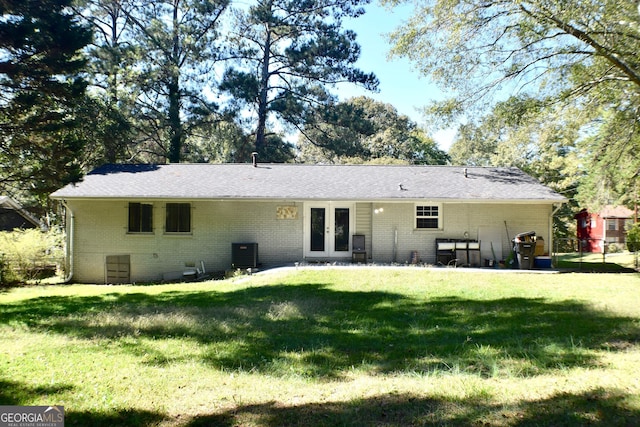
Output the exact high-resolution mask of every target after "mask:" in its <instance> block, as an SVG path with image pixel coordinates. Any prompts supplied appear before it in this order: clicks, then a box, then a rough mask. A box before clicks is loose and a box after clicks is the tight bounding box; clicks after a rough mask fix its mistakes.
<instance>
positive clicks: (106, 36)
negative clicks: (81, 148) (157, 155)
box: [76, 0, 140, 166]
mask: <svg viewBox="0 0 640 427" xmlns="http://www.w3.org/2000/svg"><path fill="white" fill-rule="evenodd" d="M77 4H78V5H77V10H76V13H77V14H78V16H81V17H82V18H83V19H85V20H86V22H87V25H89V26H90V27H91V28H92V30H93V33H94V40H93V42H92V44H91V45H90V46H89V48H88V49H87V56H88V59H89V63H88V75H89V88H90V93H91V96H92V99H91V100H90V101H89V103H88V104H89V105H87V109H91V110H93V112H94V114H93V115H92V116H91V118H90V120H88V126H87V131H88V132H89V133H90V138H89V141H91V142H92V144H91V145H92V147H91V148H92V149H91V150H90V153H91V156H90V157H89V158H88V159H86V163H87V164H88V165H92V166H93V165H100V164H103V163H105V162H106V163H117V162H120V161H126V160H128V159H131V158H134V157H135V152H136V145H137V139H136V135H135V132H134V129H135V128H134V124H135V119H134V117H133V109H134V106H135V102H136V99H137V96H138V88H137V87H136V82H137V81H138V78H139V67H136V63H137V61H138V58H139V53H140V52H139V49H138V46H137V44H136V43H135V42H134V41H133V40H131V37H130V32H131V21H130V20H129V18H128V17H127V16H128V14H129V13H131V12H132V10H133V8H134V4H133V3H132V2H127V1H121V0H79V1H77Z"/></svg>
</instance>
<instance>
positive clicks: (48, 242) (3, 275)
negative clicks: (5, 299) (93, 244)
mask: <svg viewBox="0 0 640 427" xmlns="http://www.w3.org/2000/svg"><path fill="white" fill-rule="evenodd" d="M63 242H64V235H63V234H62V233H61V232H60V231H47V232H43V231H41V230H38V229H29V230H14V231H8V232H7V231H5V232H0V248H2V256H1V258H2V259H1V260H0V281H1V282H0V283H13V282H26V281H28V280H34V279H40V278H42V277H43V274H44V275H46V273H47V272H49V275H51V274H50V272H51V271H52V270H53V272H54V273H55V266H56V264H57V263H58V262H59V261H61V260H62V258H63Z"/></svg>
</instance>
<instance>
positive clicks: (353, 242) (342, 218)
mask: <svg viewBox="0 0 640 427" xmlns="http://www.w3.org/2000/svg"><path fill="white" fill-rule="evenodd" d="M51 197H52V198H54V199H57V200H60V201H62V202H63V204H64V205H65V206H66V227H67V238H68V239H69V240H68V245H67V248H68V254H67V258H68V263H69V265H68V266H67V268H68V271H69V273H70V274H71V275H72V276H73V280H76V281H81V282H93V283H98V282H102V283H104V282H107V283H112V282H137V281H157V280H162V279H163V278H164V279H167V278H176V277H180V275H181V274H185V275H189V276H191V275H193V274H197V271H198V270H201V271H202V270H205V271H207V272H210V271H213V270H226V269H230V268H232V267H242V268H245V267H249V268H251V267H268V266H276V265H282V264H290V263H291V264H292V263H295V262H356V261H357V262H375V263H394V262H395V263H403V264H404V263H425V264H433V265H438V253H437V252H438V249H437V244H436V243H437V241H438V242H442V241H443V239H444V240H447V241H450V242H452V243H454V247H455V248H456V250H457V249H458V242H462V245H463V246H464V250H461V251H460V252H461V253H462V252H464V255H467V256H466V258H465V259H466V265H473V266H481V265H483V264H484V261H485V260H488V259H491V260H500V259H504V258H506V257H507V256H508V255H509V254H510V251H511V250H512V247H513V243H512V239H513V236H515V235H516V234H517V233H518V232H523V231H529V230H535V231H536V233H537V235H538V236H541V237H543V238H544V242H546V244H547V245H548V246H547V248H546V252H548V251H549V248H551V247H553V246H552V245H553V241H552V221H553V214H554V212H555V211H556V209H557V208H558V207H559V206H560V204H562V203H563V202H565V201H566V199H565V198H564V197H562V196H561V195H559V194H557V193H555V192H554V191H552V190H551V189H549V188H548V187H546V186H544V185H542V184H541V183H540V182H538V181H537V180H536V179H534V178H532V177H531V176H529V175H527V174H525V173H523V172H522V171H521V170H519V169H516V168H492V167H486V168H485V167H453V166H396V165H394V166H382V165H304V164H259V163H254V164H167V165H148V164H145V165H140V164H138V165H106V166H103V167H100V168H98V169H96V170H94V171H93V172H91V173H89V174H88V175H87V176H86V177H85V178H84V180H83V181H82V182H80V183H77V184H70V185H67V186H66V187H64V188H62V189H60V190H58V191H56V192H55V193H53V194H52V196H51ZM541 240H542V239H541Z"/></svg>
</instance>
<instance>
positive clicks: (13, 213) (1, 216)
mask: <svg viewBox="0 0 640 427" xmlns="http://www.w3.org/2000/svg"><path fill="white" fill-rule="evenodd" d="M39 227H40V223H39V222H38V220H37V219H36V218H34V217H33V216H32V215H31V214H30V213H29V212H27V211H26V210H24V209H23V208H22V206H20V204H19V203H18V202H16V201H15V200H13V199H12V198H11V197H9V196H0V231H12V230H15V229H27V228H39Z"/></svg>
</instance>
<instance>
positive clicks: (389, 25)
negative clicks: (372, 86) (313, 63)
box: [339, 0, 455, 150]
mask: <svg viewBox="0 0 640 427" xmlns="http://www.w3.org/2000/svg"><path fill="white" fill-rule="evenodd" d="M365 8H366V11H367V12H366V13H365V14H364V15H362V16H360V17H359V18H357V19H353V20H348V21H344V27H345V28H349V29H351V30H353V31H355V32H356V34H357V35H358V37H357V41H358V43H359V44H360V47H361V49H362V52H361V56H360V60H359V61H358V63H357V65H358V67H359V68H360V69H361V70H363V71H365V72H373V73H375V74H376V76H377V77H378V79H379V80H380V87H379V88H380V91H379V92H378V93H373V92H369V91H366V90H363V89H360V88H357V87H355V86H354V85H344V86H340V88H339V95H340V98H341V99H347V98H350V97H353V96H360V95H365V96H368V97H370V98H373V99H375V100H377V101H381V102H385V103H389V104H391V105H393V106H394V107H395V108H396V109H397V110H398V112H399V113H401V114H405V115H407V116H409V117H410V118H411V119H412V120H413V121H415V122H416V123H418V124H419V125H421V126H424V125H426V123H425V122H424V117H423V116H422V114H421V113H420V111H419V110H420V109H421V108H422V107H424V106H426V105H427V104H429V103H430V102H431V101H433V100H438V99H442V98H443V94H442V92H441V91H440V90H438V88H437V87H436V86H435V85H434V84H432V83H431V82H430V81H429V79H428V78H427V77H425V76H421V75H420V74H419V73H418V72H417V71H415V70H414V69H413V67H412V65H411V64H410V63H409V61H407V60H406V59H403V58H394V59H393V60H388V59H387V56H388V52H389V48H390V46H389V44H388V42H387V39H386V35H385V34H386V33H389V32H391V31H392V30H394V29H395V28H396V27H398V26H400V25H401V24H402V22H403V21H404V20H406V19H407V17H409V16H410V14H411V13H412V10H413V9H412V7H407V6H402V7H396V8H394V9H391V10H389V9H386V8H384V7H382V6H379V5H378V4H377V1H376V0H373V1H372V2H371V4H369V5H367V6H366V7H365ZM454 133H455V132H454V131H453V130H451V129H449V130H446V131H441V132H438V133H436V134H434V135H432V136H433V137H434V139H435V140H436V141H437V142H438V145H439V146H440V148H441V149H443V150H448V149H449V146H450V145H451V140H452V138H453V136H454Z"/></svg>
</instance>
